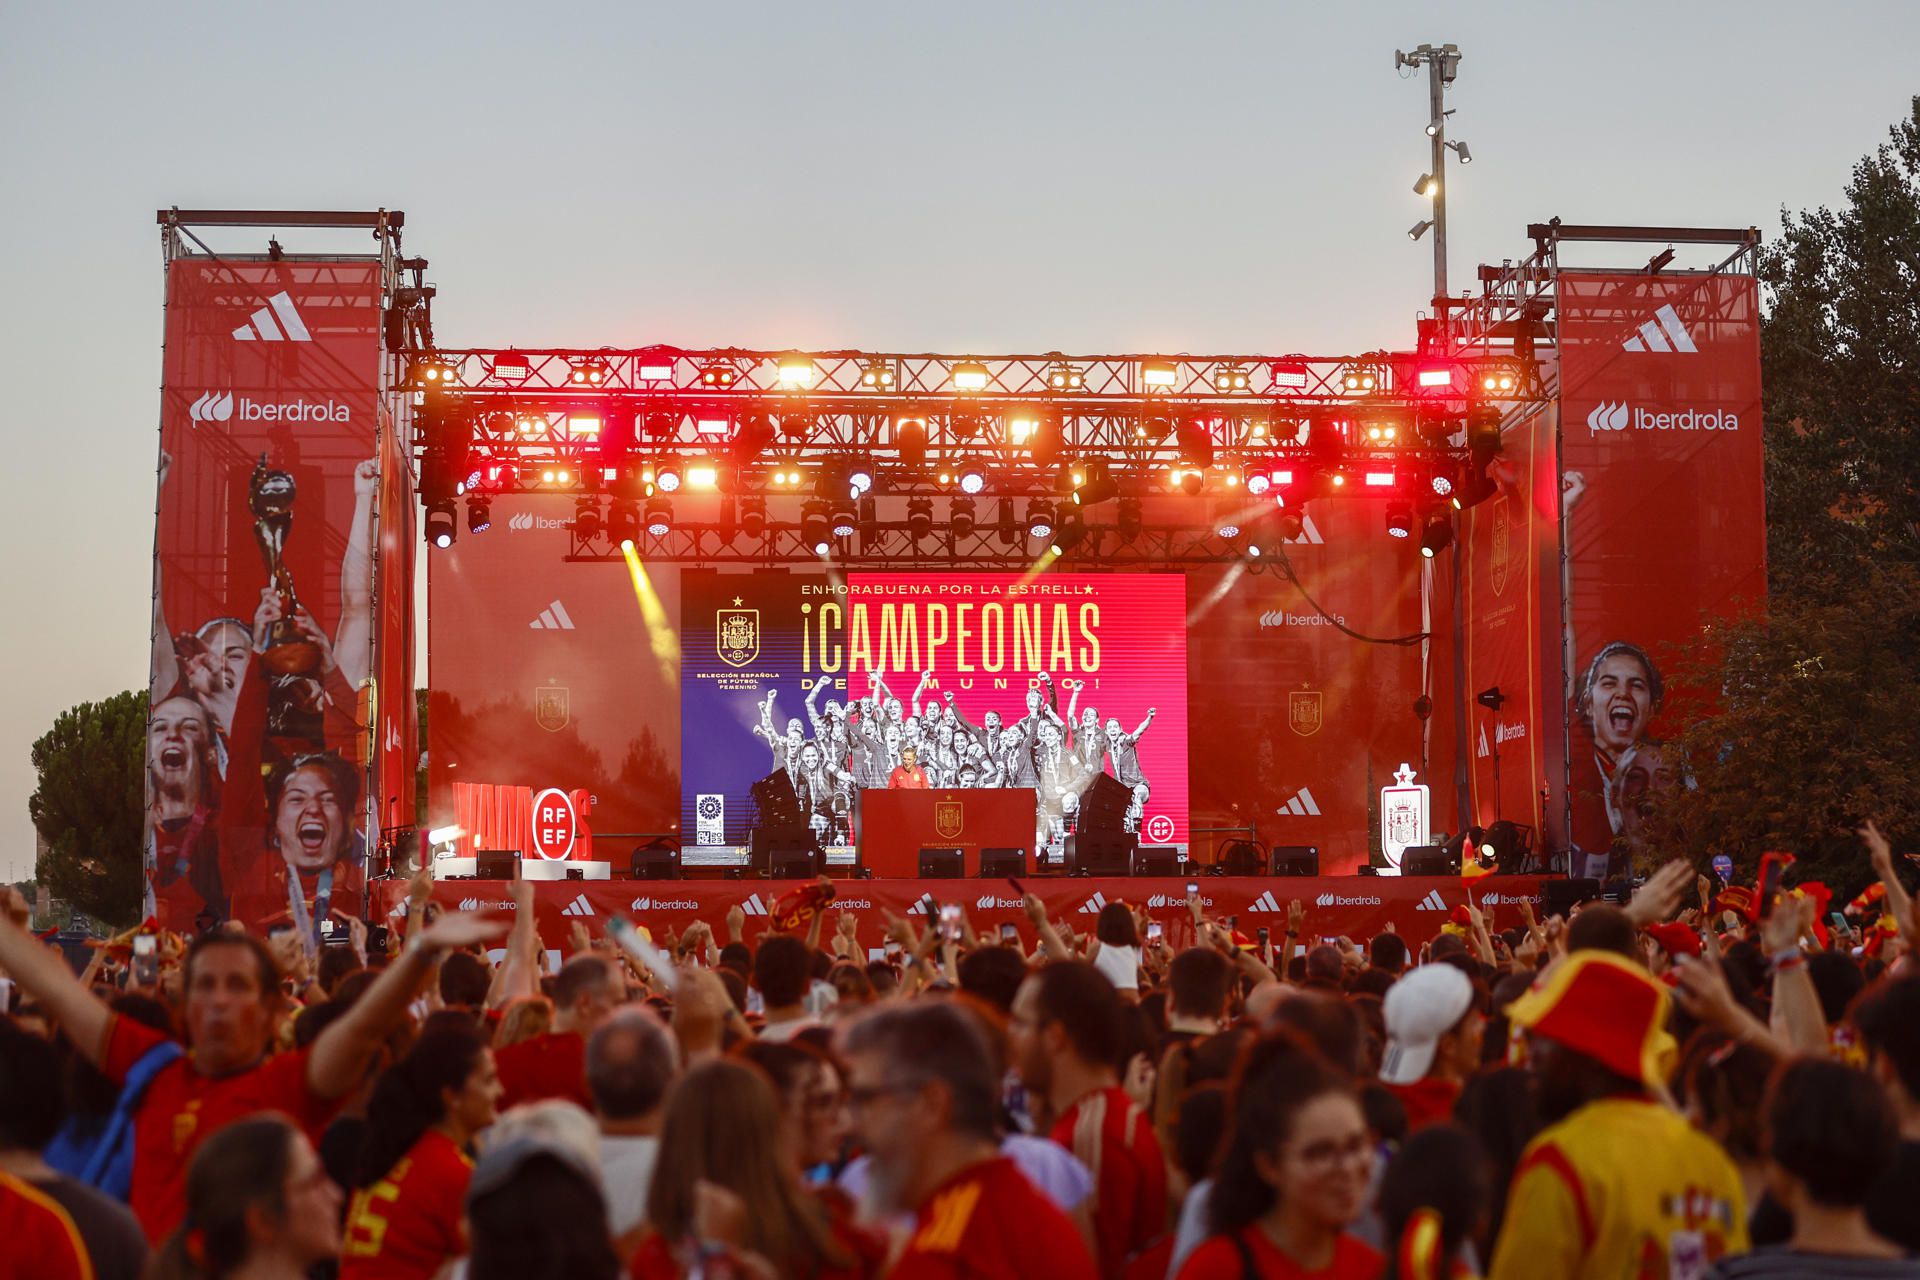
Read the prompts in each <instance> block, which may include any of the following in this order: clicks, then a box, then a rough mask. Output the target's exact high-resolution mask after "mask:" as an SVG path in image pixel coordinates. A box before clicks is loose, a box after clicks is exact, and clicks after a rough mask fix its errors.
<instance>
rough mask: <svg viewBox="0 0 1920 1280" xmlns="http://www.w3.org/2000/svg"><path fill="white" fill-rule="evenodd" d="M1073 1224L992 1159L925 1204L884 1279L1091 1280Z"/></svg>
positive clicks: (1007, 1164) (1014, 1171) (1007, 1163)
mask: <svg viewBox="0 0 1920 1280" xmlns="http://www.w3.org/2000/svg"><path fill="white" fill-rule="evenodd" d="M1097 1274H1098V1273H1097V1272H1096V1271H1095V1270H1094V1266H1093V1259H1092V1258H1091V1257H1089V1256H1088V1254H1087V1246H1086V1242H1085V1241H1083V1240H1082V1239H1081V1238H1080V1229H1079V1228H1078V1227H1076V1226H1074V1225H1073V1220H1072V1219H1070V1218H1068V1217H1067V1215H1066V1214H1065V1213H1062V1212H1061V1211H1060V1207H1059V1206H1058V1205H1056V1204H1054V1202H1053V1201H1051V1200H1049V1199H1048V1198H1047V1197H1046V1195H1045V1194H1043V1193H1042V1192H1041V1191H1040V1190H1039V1189H1038V1188H1036V1187H1035V1186H1034V1185H1033V1184H1032V1183H1031V1182H1029V1181H1027V1175H1025V1174H1024V1173H1021V1172H1020V1168H1019V1166H1018V1165H1016V1164H1014V1162H1013V1161H1011V1160H1009V1159H1007V1158H1006V1157H1005V1156H995V1157H994V1158H993V1159H991V1160H982V1161H981V1162H980V1163H979V1164H975V1165H969V1166H968V1167H967V1168H965V1169H962V1170H961V1171H960V1172H959V1173H956V1174H954V1175H953V1176H952V1177H951V1178H948V1179H947V1180H946V1182H944V1183H943V1184H941V1185H940V1186H939V1187H938V1188H936V1189H935V1190H934V1192H933V1194H931V1195H929V1196H928V1197H927V1198H926V1200H924V1201H923V1202H922V1203H921V1205H920V1211H919V1213H918V1214H917V1215H916V1216H915V1218H914V1224H913V1238H912V1239H911V1240H909V1241H908V1242H907V1247H906V1251H905V1252H903V1253H902V1254H901V1255H900V1259H899V1261H897V1262H895V1263H894V1264H893V1270H891V1271H889V1272H887V1280H1026V1277H1029V1276H1042V1277H1045V1280H1093V1278H1094V1276H1095V1275H1097Z"/></svg>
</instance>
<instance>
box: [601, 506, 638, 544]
mask: <svg viewBox="0 0 1920 1280" xmlns="http://www.w3.org/2000/svg"><path fill="white" fill-rule="evenodd" d="M639 536H640V509H639V508H638V507H636V506H634V505H633V503H631V502H625V501H621V502H613V503H609V504H608V506H607V541H608V542H611V543H613V545H614V546H616V547H625V546H626V545H628V544H629V543H631V542H633V541H634V540H635V539H637V538H638V537H639Z"/></svg>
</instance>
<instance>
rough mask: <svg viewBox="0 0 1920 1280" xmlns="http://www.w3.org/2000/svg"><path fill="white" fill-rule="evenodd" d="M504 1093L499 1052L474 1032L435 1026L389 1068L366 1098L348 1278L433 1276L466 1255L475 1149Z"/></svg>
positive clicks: (344, 1276) (345, 1256)
mask: <svg viewBox="0 0 1920 1280" xmlns="http://www.w3.org/2000/svg"><path fill="white" fill-rule="evenodd" d="M499 1101H500V1077H499V1075H498V1074H497V1073H496V1072H495V1071H494V1067H493V1054H492V1052H491V1051H490V1050H489V1049H488V1048H487V1044H486V1041H484V1040H482V1039H481V1038H480V1037H479V1035H478V1034H476V1033H474V1032H472V1031H465V1030H458V1029H444V1030H436V1031H429V1032H427V1033H426V1034H425V1035H423V1036H421V1037H420V1039H419V1040H418V1041H417V1042H416V1043H415V1044H414V1046H413V1049H412V1051H411V1052H409V1053H408V1054H407V1056H406V1057H404V1058H402V1059H400V1061H398V1062H396V1063H394V1064H393V1066H391V1067H389V1068H388V1069H387V1071H386V1073H385V1074H384V1075H382V1076H381V1077H380V1082H379V1083H378V1084H377V1085H375V1086H374V1090H373V1097H372V1099H371V1100H370V1101H369V1102H368V1103H367V1141H366V1145H365V1146H364V1147H362V1148H361V1151H360V1164H359V1169H358V1171H357V1173H356V1176H355V1178H354V1182H355V1184H356V1188H357V1189H356V1190H355V1191H354V1193H353V1207H352V1209H351V1210H350V1211H349V1212H348V1214H347V1234H346V1246H345V1248H344V1250H343V1251H342V1254H341V1260H340V1280H364V1278H371V1277H376V1276H377V1277H380V1280H397V1278H402V1277H419V1278H420V1280H427V1277H430V1276H432V1275H433V1274H434V1273H435V1272H437V1271H438V1270H439V1269H440V1268H441V1266H442V1265H443V1264H445V1263H446V1262H447V1260H448V1259H450V1258H457V1257H460V1256H461V1255H462V1254H464V1253H466V1251H467V1246H466V1236H465V1232H464V1231H463V1229H462V1227H461V1218H460V1213H461V1200H462V1199H463V1198H464V1197H465V1196H466V1193H467V1182H468V1180H469V1179H470V1178H471V1177H472V1173H473V1162H472V1161H471V1160H470V1159H468V1157H467V1147H468V1145H469V1144H470V1143H471V1142H472V1141H473V1138H474V1135H475V1134H477V1133H479V1132H480V1131H481V1130H483V1129H485V1128H486V1127H487V1126H488V1125H490V1124H492V1123H493V1119H494V1109H495V1108H496V1107H497V1106H498V1105H499Z"/></svg>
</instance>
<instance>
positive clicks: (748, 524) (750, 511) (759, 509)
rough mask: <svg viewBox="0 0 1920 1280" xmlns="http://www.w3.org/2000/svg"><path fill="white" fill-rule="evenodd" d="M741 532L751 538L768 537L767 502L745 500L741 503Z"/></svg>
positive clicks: (762, 499) (760, 499)
mask: <svg viewBox="0 0 1920 1280" xmlns="http://www.w3.org/2000/svg"><path fill="white" fill-rule="evenodd" d="M740 532H742V533H744V534H746V535H747V536H748V537H749V538H764V537H766V536H767V500H766V499H765V498H743V499H742V500H741V502H740Z"/></svg>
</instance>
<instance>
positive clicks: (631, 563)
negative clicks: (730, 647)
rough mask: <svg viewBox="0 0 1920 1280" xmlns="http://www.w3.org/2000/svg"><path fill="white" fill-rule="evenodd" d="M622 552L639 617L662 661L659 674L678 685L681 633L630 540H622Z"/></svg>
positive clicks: (668, 682)
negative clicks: (644, 624)
mask: <svg viewBox="0 0 1920 1280" xmlns="http://www.w3.org/2000/svg"><path fill="white" fill-rule="evenodd" d="M620 554H621V555H623V556H625V557H626V560H627V576H628V577H630V578H632V579H633V595H634V599H636V600H638V601H639V602H640V618H641V620H642V621H643V622H645V623H646V624H647V645H648V647H649V648H651V649H652V650H653V659H654V661H655V662H657V663H659V664H660V675H661V677H662V678H663V679H665V680H666V682H667V684H668V686H669V687H671V686H674V685H677V684H679V683H680V637H679V636H678V635H677V634H675V632H674V629H673V624H672V623H671V622H669V621H667V611H666V609H665V608H663V607H662V606H661V604H660V595H659V593H658V592H656V591H655V590H654V589H653V582H652V581H651V580H650V579H649V578H648V577H647V568H646V566H645V565H643V564H641V563H640V553H639V552H638V551H636V550H634V548H633V544H632V543H631V542H623V543H621V544H620Z"/></svg>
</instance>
